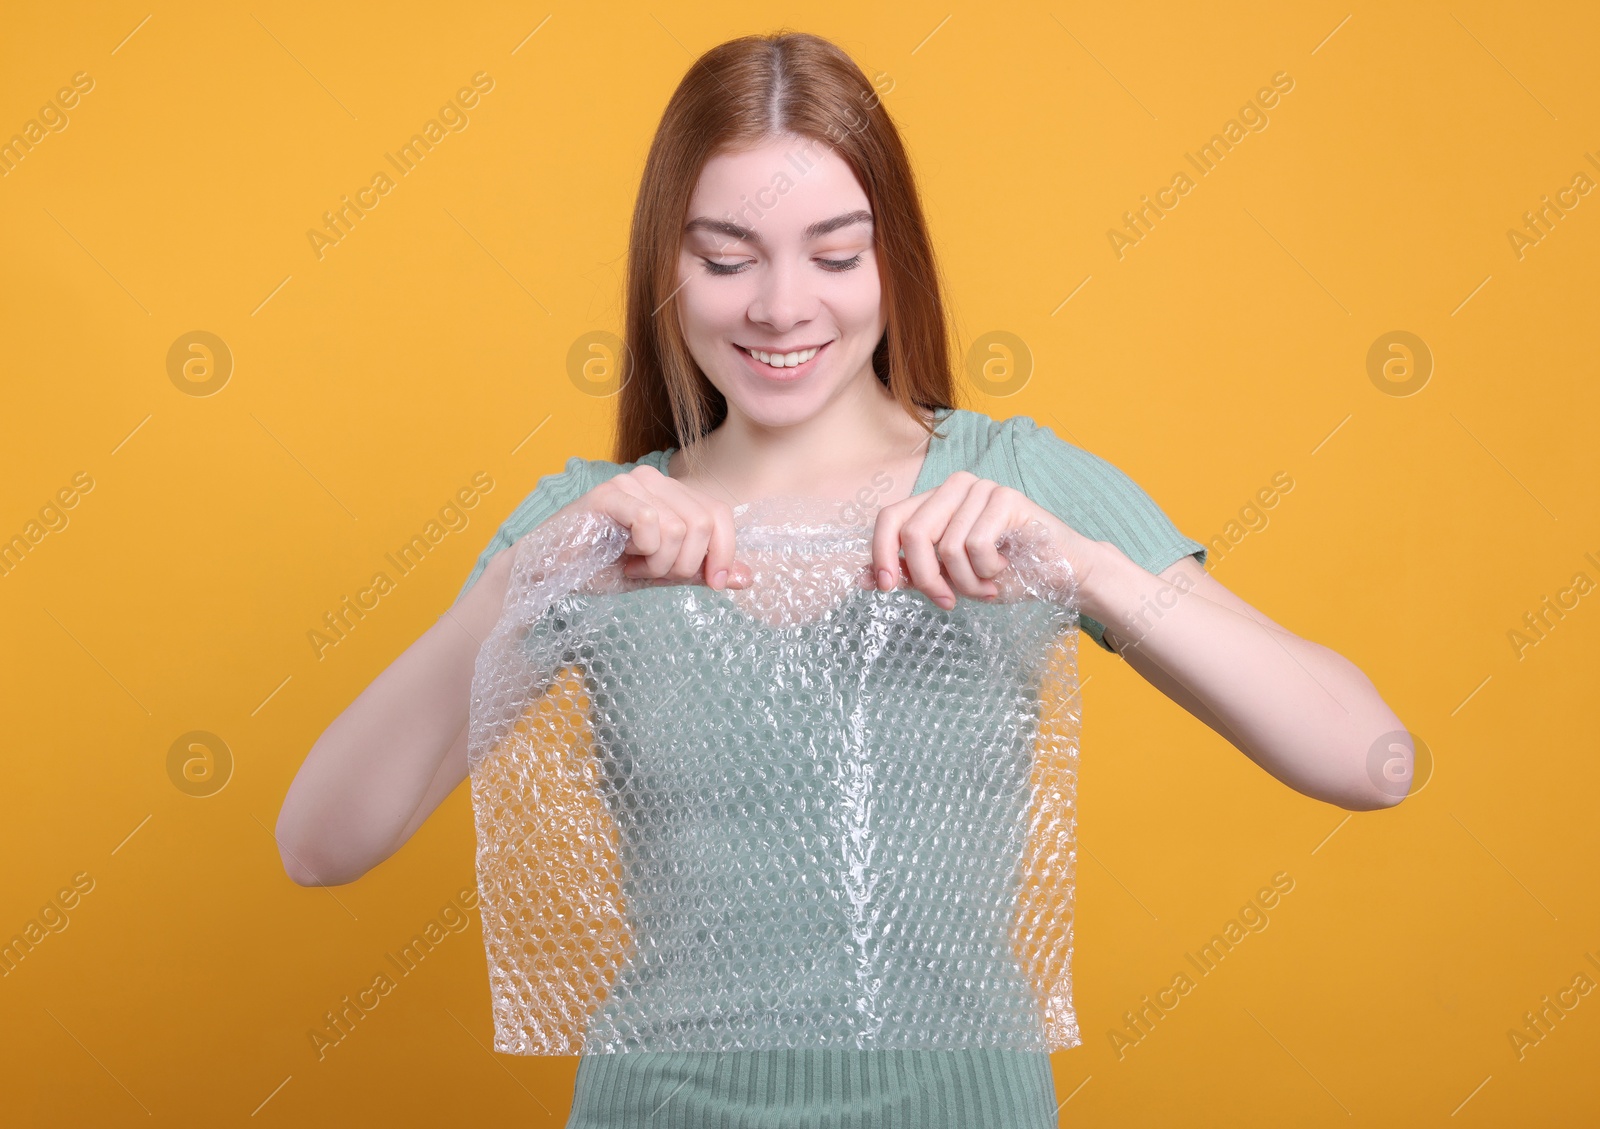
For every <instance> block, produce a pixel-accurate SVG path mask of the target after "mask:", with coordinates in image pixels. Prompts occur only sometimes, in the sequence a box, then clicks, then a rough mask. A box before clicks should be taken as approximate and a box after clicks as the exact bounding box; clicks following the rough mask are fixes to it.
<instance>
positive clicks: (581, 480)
mask: <svg viewBox="0 0 1600 1129" xmlns="http://www.w3.org/2000/svg"><path fill="white" fill-rule="evenodd" d="M666 455H667V452H666V451H652V452H650V453H649V454H648V455H645V456H644V457H642V458H640V459H637V460H635V461H634V462H631V463H614V462H612V461H610V460H609V459H586V458H583V457H582V456H579V455H574V456H572V457H571V458H569V459H568V460H567V461H566V465H565V466H563V467H562V469H560V470H557V471H551V472H550V473H548V474H545V475H541V476H540V477H539V479H538V480H537V481H536V482H535V483H534V485H533V489H532V490H530V491H529V492H528V494H527V496H526V497H524V498H523V499H522V501H520V502H518V503H517V506H516V508H515V509H514V510H512V511H511V513H510V514H509V515H508V516H507V517H506V519H505V520H504V521H503V522H501V523H500V528H499V529H497V530H496V531H495V534H494V536H493V537H491V538H490V539H489V543H488V544H487V545H486V546H484V549H483V551H482V552H481V553H480V554H478V560H477V563H476V564H475V565H474V566H473V569H472V571H471V573H469V574H468V576H467V579H466V583H464V584H463V585H462V586H461V593H460V595H458V596H457V597H456V598H457V599H458V600H459V599H460V598H461V596H462V595H465V594H466V592H467V590H468V589H469V588H471V587H472V585H473V584H474V583H476V582H477V579H478V577H479V576H481V575H482V574H483V570H484V569H485V568H486V567H487V566H488V563H489V561H490V560H491V559H492V558H493V557H494V555H495V554H496V553H499V552H501V551H502V550H505V549H509V548H510V547H511V546H512V545H515V544H516V543H517V541H518V540H520V539H521V538H522V537H523V536H524V535H526V534H528V533H530V532H532V530H533V529H535V528H536V527H537V526H538V525H539V524H540V523H542V522H544V521H546V520H548V519H549V518H550V517H551V515H553V514H555V513H556V512H557V511H558V510H561V509H562V508H563V507H565V506H567V505H569V504H570V503H572V502H575V501H577V500H578V499H579V498H581V497H583V496H584V495H585V494H587V493H588V492H589V491H590V490H593V489H594V488H595V487H596V486H598V485H599V484H600V483H602V482H604V481H605V480H606V479H608V478H611V477H612V476H613V475H618V474H623V473H625V472H627V471H630V470H632V469H633V468H634V467H637V466H639V465H641V464H648V465H651V466H654V467H655V468H656V469H657V470H661V471H663V472H664V471H665V469H666V468H665V462H666Z"/></svg>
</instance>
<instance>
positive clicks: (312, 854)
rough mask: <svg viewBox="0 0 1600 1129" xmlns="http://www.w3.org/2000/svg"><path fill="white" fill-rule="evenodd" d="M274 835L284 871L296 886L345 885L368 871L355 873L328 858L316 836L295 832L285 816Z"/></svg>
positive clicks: (279, 821)
mask: <svg viewBox="0 0 1600 1129" xmlns="http://www.w3.org/2000/svg"><path fill="white" fill-rule="evenodd" d="M274 838H275V839H276V840H277V844H278V859H279V861H280V862H282V864H283V872H284V873H285V874H287V875H288V876H289V880H290V881H291V882H293V883H294V884H295V885H296V886H343V885H345V884H346V883H349V882H354V881H355V880H356V879H358V878H360V877H361V875H362V874H363V873H365V871H362V870H357V871H354V872H352V871H351V870H350V868H349V866H348V865H341V864H340V862H339V861H338V860H335V859H330V858H328V857H327V852H326V850H324V849H323V848H322V847H321V846H319V844H318V842H317V840H316V839H315V838H314V837H308V836H306V835H304V834H301V833H299V832H297V831H295V830H294V828H293V827H292V825H289V824H288V823H287V822H286V820H285V818H284V817H283V816H280V817H279V819H278V827H277V830H276V831H275V832H274Z"/></svg>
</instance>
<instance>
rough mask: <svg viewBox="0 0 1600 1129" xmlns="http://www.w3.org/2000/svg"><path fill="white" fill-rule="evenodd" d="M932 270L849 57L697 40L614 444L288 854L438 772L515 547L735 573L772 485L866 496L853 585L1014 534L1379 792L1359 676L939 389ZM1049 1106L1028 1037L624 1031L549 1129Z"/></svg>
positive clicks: (1105, 628)
mask: <svg viewBox="0 0 1600 1129" xmlns="http://www.w3.org/2000/svg"><path fill="white" fill-rule="evenodd" d="M752 201H755V202H754V203H752ZM937 280H938V272H937V269H936V266H935V262H934V256H933V252H932V246H931V242H930V240H929V237H928V233H927V230H926V227H925V224H924V220H923V214H922V209H921V206H920V204H919V201H918V196H917V192H916V188H915V185H914V182H913V179H912V174H911V170H910V165H909V162H908V160H907V157H906V154H905V152H904V150H903V148H902V146H901V143H900V139H899V136H898V134H897V133H896V130H895V128H894V125H893V123H892V122H891V120H890V118H889V116H888V114H887V113H886V112H885V110H884V109H883V107H882V106H881V104H879V102H878V99H877V97H876V93H875V92H874V91H873V89H872V87H871V85H870V84H869V83H868V81H867V79H866V78H865V76H863V74H862V73H861V71H860V70H859V68H858V67H857V66H856V65H855V64H854V63H853V62H852V61H851V60H850V59H849V58H848V56H846V55H845V54H844V53H843V52H842V51H840V50H839V49H838V48H836V47H835V46H833V45H832V44H831V43H829V42H827V41H826V40H823V39H819V38H816V37H814V36H809V35H803V34H780V35H772V36H761V37H757V36H752V37H746V38H742V39H737V40H733V41H731V42H728V43H724V44H722V45H721V46H719V47H716V48H714V49H713V50H711V51H709V52H707V54H706V55H704V56H703V57H702V58H701V59H699V60H698V61H697V62H696V63H695V64H694V66H692V67H691V68H690V70H689V72H688V74H687V75H686V76H685V77H684V79H683V80H682V83H681V84H680V86H679V87H678V89H677V91H676V92H675V93H674V95H673V97H672V99H671V101H670V103H669V104H668V106H667V108H666V111H665V114H664V116H663V118H662V121H661V123H660V126H659V128H658V130H657V133H656V136H655V140H654V143H653V144H652V146H651V150H650V154H649V158H648V161H647V163H646V167H645V171H644V175H643V181H642V183H641V185H640V190H639V194H638V198H637V204H636V208H635V213H634V222H633V231H632V237H631V245H630V252H629V282H628V296H627V302H628V305H627V326H626V334H627V344H628V356H629V362H628V368H627V370H626V372H625V374H624V375H625V382H624V385H623V387H622V390H621V392H620V394H619V403H618V411H619V415H618V429H617V442H616V449H615V452H614V454H615V460H614V461H607V460H591V459H582V458H573V459H571V460H569V461H568V462H567V464H566V467H565V470H564V471H562V472H560V473H556V474H550V475H546V476H545V477H543V478H541V479H540V480H539V481H538V483H537V485H536V487H535V489H534V490H533V492H532V493H530V494H529V495H528V496H527V498H526V499H525V500H524V501H523V502H522V504H521V505H520V506H518V508H517V509H516V510H515V512H513V513H512V515H511V516H510V517H509V518H508V519H507V520H506V522H505V523H504V525H503V526H502V527H501V529H500V530H499V532H498V533H497V534H496V535H495V537H494V539H493V540H492V541H491V542H490V543H489V545H488V547H487V548H486V549H485V550H484V552H483V554H482V556H481V558H480V560H479V561H478V563H477V567H476V568H475V569H474V570H473V572H472V574H471V575H470V576H469V577H468V578H467V581H466V584H465V585H464V586H463V589H462V591H461V594H460V597H459V599H458V600H457V602H456V604H455V605H454V607H453V608H451V609H450V611H449V612H448V613H447V614H446V615H444V616H442V617H441V618H440V620H439V622H438V623H436V624H435V625H434V626H433V627H432V628H430V629H429V630H428V631H427V632H425V633H424V634H423V635H422V637H421V638H419V639H418V640H417V641H416V642H415V643H414V644H413V645H412V646H411V647H410V648H408V649H407V650H406V651H405V652H404V653H403V654H402V655H400V656H399V657H398V658H397V659H396V660H395V661H394V663H393V664H392V665H391V666H390V667H388V669H386V670H385V671H384V672H383V673H382V674H381V675H379V676H378V678H377V679H376V680H374V682H373V683H372V685H371V686H369V687H368V688H367V689H366V690H365V691H363V693H362V694H361V695H360V697H358V698H357V699H356V700H355V702H353V703H352V704H351V705H350V707H349V708H348V709H346V710H345V711H344V713H342V714H341V715H340V716H339V717H338V718H337V719H335V720H334V722H333V723H332V724H331V725H330V726H329V727H328V729H327V731H326V732H325V733H324V734H323V735H322V737H321V738H320V739H319V740H318V741H317V743H316V745H315V746H314V747H313V748H312V750H311V752H310V754H309V755H308V756H307V758H306V761H305V764H304V766H303V767H302V768H301V770H300V772H299V775H298V776H297V777H296V779H295V781H294V783H293V785H292V787H291V788H290V790H289V794H288V796H287V798H286V800H285V803H284V807H283V811H282V814H281V815H280V817H279V821H278V829H277V834H278V841H279V844H280V847H281V852H282V855H283V860H284V865H285V867H286V868H287V870H288V872H289V874H290V875H291V876H292V877H293V878H294V879H295V880H296V881H298V882H301V883H304V884H338V883H344V882H350V881H353V880H355V879H356V878H358V877H360V876H361V875H362V874H363V873H365V872H366V871H367V870H369V869H370V868H372V867H373V866H375V865H377V864H378V863H379V862H381V861H382V860H383V859H385V858H387V857H388V856H389V855H391V854H392V853H393V852H395V851H396V850H398V849H399V847H400V846H401V845H402V844H403V843H404V842H405V841H406V840H407V839H408V838H409V837H410V836H411V834H412V833H413V832H414V831H415V830H416V829H417V827H418V826H419V825H420V824H421V823H422V822H423V820H425V819H426V818H427V817H428V815H429V814H430V813H431V812H432V811H433V810H434V809H435V808H436V807H437V806H438V804H439V803H440V801H441V800H443V798H444V797H445V796H446V795H448V794H449V793H450V792H451V791H452V790H453V789H455V788H456V786H457V785H459V784H460V783H461V782H462V781H463V780H464V779H465V778H466V775H467V771H466V748H467V721H468V716H467V714H468V698H469V692H470V687H471V681H472V675H473V664H474V660H475V657H476V655H477V652H478V649H479V645H480V642H481V640H483V639H484V638H485V637H486V636H487V635H488V634H489V631H490V629H491V628H492V626H493V625H494V623H495V621H496V619H497V618H498V615H499V613H500V610H501V606H502V603H503V601H504V599H505V594H506V591H507V585H508V581H509V576H510V570H511V560H512V553H511V551H510V550H511V548H512V546H513V545H514V544H515V543H516V542H517V540H518V539H519V538H520V537H522V536H524V535H525V534H527V533H528V532H529V531H530V530H532V529H533V528H535V527H536V526H538V525H539V524H541V523H542V522H544V521H546V520H548V519H550V518H551V517H552V516H554V515H556V514H558V513H567V512H570V511H573V510H590V511H596V512H599V513H604V514H608V515H610V516H611V517H612V518H614V519H616V520H617V521H618V522H620V523H621V524H622V525H623V526H625V527H626V528H627V529H628V530H629V531H630V538H629V542H628V545H627V549H626V557H627V564H626V571H627V572H628V574H629V575H631V576H635V577H671V578H677V579H679V580H687V581H691V582H700V583H704V584H708V585H710V586H711V587H712V588H725V587H730V586H731V587H740V586H743V585H745V584H747V583H748V581H749V576H748V571H747V569H746V568H745V567H744V566H743V565H742V564H741V562H740V561H739V558H738V545H737V544H736V542H735V537H734V524H733V507H734V506H736V505H739V504H741V503H747V502H753V501H756V500H759V499H763V498H766V497H769V496H772V495H776V494H808V495H814V496H821V497H824V498H833V499H839V500H840V502H841V504H842V505H849V504H851V501H850V500H851V499H856V498H859V497H862V496H870V497H873V498H874V499H875V500H876V501H877V502H878V503H879V504H881V505H882V506H883V508H882V509H881V510H880V511H879V513H878V516H877V518H876V524H875V526H874V532H873V541H872V544H873V563H874V568H875V570H876V571H877V575H878V578H879V587H880V588H882V589H888V588H891V587H894V586H896V585H902V586H910V587H913V588H915V589H917V590H919V591H921V592H922V593H924V594H925V595H926V596H927V598H928V599H930V600H931V601H933V602H934V603H936V604H938V605H939V606H940V607H942V608H946V609H948V608H951V607H953V606H954V604H955V600H956V598H957V596H964V597H969V598H974V599H983V598H986V597H988V596H990V595H993V594H994V593H995V592H996V591H997V586H996V585H995V583H994V580H993V578H994V577H996V576H997V575H999V573H1000V571H1001V570H1002V569H1004V568H1005V567H1006V562H1005V561H1004V560H1003V559H1002V558H1001V556H1000V555H999V553H998V552H997V551H996V548H995V543H996V541H997V540H998V539H999V537H1000V536H1001V534H1003V533H1004V532H1006V531H1008V530H1011V529H1015V528H1017V527H1019V526H1022V525H1024V524H1026V523H1028V522H1030V521H1038V522H1041V523H1043V524H1044V525H1045V526H1046V527H1047V529H1048V530H1049V532H1050V534H1051V536H1052V537H1053V538H1054V540H1055V543H1056V546H1057V547H1058V548H1059V550H1060V552H1061V553H1062V554H1064V555H1065V556H1066V557H1067V559H1068V560H1069V561H1070V562H1071V564H1072V566H1073V568H1074V570H1075V572H1076V575H1077V577H1078V584H1079V591H1078V596H1079V603H1080V607H1081V611H1082V620H1081V622H1082V626H1083V629H1084V630H1085V631H1086V632H1087V633H1088V634H1089V636H1090V637H1091V638H1092V639H1094V641H1095V642H1096V643H1098V644H1099V645H1101V646H1102V647H1105V648H1106V649H1107V650H1113V651H1115V652H1117V653H1119V654H1121V655H1122V656H1123V657H1124V658H1125V659H1127V661H1128V662H1129V664H1130V665H1132V666H1133V667H1134V669H1135V670H1137V671H1138V672H1139V673H1140V674H1141V675H1143V676H1144V677H1145V678H1146V679H1147V680H1148V681H1149V682H1150V684H1151V685H1152V686H1153V687H1154V688H1155V689H1156V690H1158V691H1159V692H1161V693H1163V694H1165V695H1167V696H1168V697H1170V698H1171V699H1172V700H1173V701H1175V702H1177V703H1178V704H1179V705H1181V706H1182V707H1183V708H1184V709H1186V710H1188V711H1189V712H1190V713H1191V714H1193V715H1194V716H1195V717H1196V718H1198V719H1199V720H1200V721H1201V722H1202V723H1203V724H1205V725H1207V726H1209V727H1211V728H1212V729H1214V730H1216V731H1217V732H1218V733H1219V734H1221V735H1222V736H1223V737H1225V738H1226V739H1227V740H1228V741H1230V742H1231V743H1232V744H1234V745H1235V746H1236V747H1237V748H1238V749H1239V750H1240V751H1241V752H1243V753H1244V754H1245V755H1246V756H1248V757H1250V758H1251V759H1252V760H1253V761H1255V763H1257V764H1258V765H1260V766H1261V767H1262V768H1263V769H1265V770H1266V771H1267V772H1269V773H1271V774H1272V775H1273V776H1275V777H1276V778H1278V779H1279V780H1281V781H1282V782H1284V783H1285V784H1286V785H1288V786H1290V787H1292V788H1295V789H1297V790H1299V791H1301V792H1303V793H1305V794H1306V795H1308V796H1314V797H1317V798H1319V799H1322V800H1325V801H1327V802H1329V803H1332V804H1337V805H1339V806H1341V807H1344V808H1348V809H1351V810H1364V809H1372V808H1380V807H1388V806H1392V805H1393V804H1395V803H1397V802H1398V801H1399V800H1400V799H1401V798H1403V795H1404V788H1403V786H1402V787H1399V788H1397V787H1395V785H1394V781H1395V780H1404V779H1409V775H1408V769H1409V748H1408V747H1406V748H1404V749H1403V750H1402V751H1401V752H1399V753H1397V754H1395V755H1396V756H1397V757H1398V759H1399V760H1400V761H1401V762H1402V763H1401V764H1400V765H1399V766H1398V768H1391V770H1390V771H1389V772H1388V774H1386V775H1384V774H1374V773H1373V771H1372V770H1371V769H1370V768H1369V750H1370V749H1371V748H1372V747H1373V745H1374V741H1375V740H1376V739H1377V738H1379V737H1380V735H1391V736H1392V735H1393V734H1395V733H1396V732H1397V731H1403V729H1404V727H1403V726H1402V725H1401V723H1400V721H1399V719H1398V718H1396V717H1395V715H1394V714H1393V712H1392V711H1390V710H1389V708H1388V707H1387V706H1386V705H1385V704H1384V702H1383V700H1382V699H1381V698H1380V697H1379V695H1378V693H1377V692H1376V690H1375V689H1374V688H1373V686H1372V684H1371V683H1370V681H1368V679H1367V678H1366V677H1364V676H1363V675H1362V673H1361V672H1360V671H1359V670H1358V669H1357V668H1356V667H1354V666H1353V665H1351V664H1350V663H1349V662H1348V661H1346V660H1345V659H1343V658H1342V657H1340V656H1339V655H1337V654H1336V653H1334V652H1333V651H1331V650H1329V649H1327V648H1326V647H1323V646H1320V645H1318V644H1316V643H1313V642H1309V641H1307V640H1305V639H1302V638H1299V637H1298V636H1296V635H1295V634H1293V633H1292V632H1290V631H1288V630H1286V629H1285V628H1283V627H1281V626H1279V625H1278V624H1277V623H1274V622H1273V621H1272V620H1271V619H1269V618H1268V617H1267V616H1266V615H1264V614H1263V613H1261V612H1260V611H1258V610H1256V609H1255V608H1253V607H1251V606H1250V605H1249V604H1247V603H1246V602H1245V601H1243V600H1241V599H1240V598H1239V597H1238V596H1236V595H1234V594H1233V593H1231V592H1229V591H1228V590H1227V589H1226V588H1224V587H1223V586H1222V585H1221V584H1219V583H1218V582H1217V581H1216V580H1214V579H1212V578H1211V577H1210V576H1209V575H1207V574H1206V572H1205V571H1204V569H1203V568H1202V567H1201V566H1202V564H1203V563H1204V559H1205V547H1204V546H1203V545H1202V544H1201V543H1200V542H1198V541H1195V540H1193V539H1192V538H1189V537H1187V536H1185V535H1184V534H1182V533H1181V532H1180V531H1179V530H1178V529H1177V528H1175V527H1174V526H1173V524H1172V523H1171V521H1169V520H1168V518H1167V517H1166V515H1165V514H1164V513H1163V512H1162V510H1161V509H1160V507H1159V506H1157V505H1156V503H1155V502H1154V501H1152V500H1151V499H1150V497H1149V496H1148V495H1147V494H1145V493H1144V491H1142V490H1141V489H1140V488H1139V487H1138V486H1137V485H1136V484H1135V483H1134V482H1133V481H1132V480H1131V479H1130V478H1128V477H1127V476H1126V475H1125V474H1123V473H1122V472H1121V471H1120V470H1118V469H1117V468H1115V467H1114V466H1112V465H1111V464H1109V463H1107V462H1106V461H1104V460H1103V459H1100V458H1098V457H1097V456H1095V455H1092V454H1090V453H1088V452H1086V451H1084V450H1081V449H1080V448H1078V447H1075V446H1073V445H1071V444H1069V443H1067V442H1065V441H1063V440H1061V439H1059V438H1057V437H1056V436H1055V435H1054V434H1053V433H1052V432H1050V431H1049V430H1048V429H1046V428H1041V427H1039V426H1037V425H1036V424H1035V423H1034V422H1033V421H1032V420H1029V419H1027V418H1026V417H1020V416H1019V417H1015V418H1012V419H1006V420H995V419H991V418H990V417H989V416H987V415H984V414H981V413H978V412H973V411H967V410H963V409H960V408H957V407H955V406H954V392H953V385H952V378H951V365H950V358H949V350H948V341H949V338H948V335H947V330H946V324H945V316H944V310H943V306H942V303H941V299H940V295H939V286H938V281H937ZM885 480H887V482H888V484H889V485H888V486H887V487H885V486H884V485H883V484H884V482H885ZM869 484H870V487H869ZM863 491H867V493H866V494H863ZM739 690H740V688H739V687H738V686H730V687H728V693H729V700H728V708H730V709H738V708H739ZM1402 744H1403V743H1402ZM777 814H781V813H777ZM1056 1113H1057V1105H1056V1096H1055V1092H1054V1089H1053V1084H1052V1080H1051V1073H1050V1066H1049V1058H1048V1056H1046V1055H1044V1054H1024V1053H1018V1052H1003V1051H994V1050H985V1049H973V1050H967V1051H911V1050H903V1051H902V1050H889V1051H872V1050H837V1049H823V1048H810V1049H804V1048H796V1049H787V1050H764V1051H750V1052H728V1053H701V1054H696V1053H683V1054H679V1053H652V1052H644V1051H640V1052H635V1053H627V1054H597V1055H585V1056H584V1057H583V1058H582V1059H581V1060H580V1065H579V1070H578V1077H577V1088H576V1093H575V1097H574V1106H573V1112H572V1119H571V1121H570V1122H569V1123H568V1124H569V1125H571V1126H600V1125H644V1124H646V1123H647V1122H648V1123H649V1124H650V1125H652V1126H656V1127H659V1129H667V1127H669V1126H670V1127H676V1126H700V1125H708V1124H713V1125H715V1124H734V1125H741V1126H743V1125H757V1124H761V1125H768V1124H771V1125H777V1124H801V1123H803V1124H817V1125H828V1126H832V1125H873V1126H902V1125H904V1126H920V1127H930V1126H958V1125H960V1126H965V1125H973V1126H978V1125H981V1126H998V1125H1004V1126H1012V1125H1028V1126H1046V1125H1054V1124H1055V1118H1056ZM724 1118H726V1120H724Z"/></svg>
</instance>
